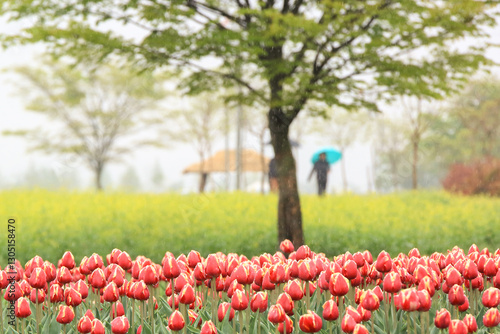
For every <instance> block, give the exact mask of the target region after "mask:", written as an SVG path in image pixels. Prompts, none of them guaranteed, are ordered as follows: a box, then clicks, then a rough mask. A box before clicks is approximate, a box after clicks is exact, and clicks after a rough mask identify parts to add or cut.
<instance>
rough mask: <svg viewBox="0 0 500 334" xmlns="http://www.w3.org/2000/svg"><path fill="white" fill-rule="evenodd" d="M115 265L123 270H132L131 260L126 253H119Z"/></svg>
mask: <svg viewBox="0 0 500 334" xmlns="http://www.w3.org/2000/svg"><path fill="white" fill-rule="evenodd" d="M116 264H118V265H119V266H120V267H121V268H122V269H123V270H129V269H130V268H132V259H131V258H130V255H129V254H128V253H127V252H121V253H120V255H118V257H117V258H116Z"/></svg>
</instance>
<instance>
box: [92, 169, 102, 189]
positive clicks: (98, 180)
mask: <svg viewBox="0 0 500 334" xmlns="http://www.w3.org/2000/svg"><path fill="white" fill-rule="evenodd" d="M103 169H104V166H103V164H101V163H98V164H97V166H96V168H95V169H94V182H95V188H96V189H97V191H102V170H103Z"/></svg>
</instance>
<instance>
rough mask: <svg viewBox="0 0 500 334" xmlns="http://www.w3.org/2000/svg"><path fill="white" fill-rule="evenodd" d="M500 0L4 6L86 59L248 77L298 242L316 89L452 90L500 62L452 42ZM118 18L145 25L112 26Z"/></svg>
mask: <svg viewBox="0 0 500 334" xmlns="http://www.w3.org/2000/svg"><path fill="white" fill-rule="evenodd" d="M492 3H493V4H491V3H490V1H475V0H450V1H419V0H408V1H394V0H373V1H358V0H342V1H340V0H334V1H326V0H319V1H307V0H265V1H257V2H256V1H248V0H230V1H219V0H215V1H207V0H189V1H169V0H165V1H148V2H143V1H136V0H125V1H123V2H120V3H115V2H108V1H103V0H95V1H86V2H70V1H60V0H46V1H43V2H36V3H33V1H32V0H5V2H4V5H3V6H2V11H3V13H4V14H5V15H7V16H8V17H9V18H11V19H13V20H24V19H25V18H29V19H30V20H24V21H25V22H32V24H31V25H30V26H29V27H28V28H27V29H25V30H24V31H23V33H22V35H21V36H19V39H21V40H22V41H23V42H39V41H44V42H47V43H49V45H50V46H51V49H52V50H53V51H54V52H56V53H58V54H64V55H71V56H75V57H77V58H79V59H82V58H84V59H89V58H91V59H95V60H98V61H102V60H103V59H105V58H106V57H107V56H111V55H113V56H114V55H123V56H125V57H128V58H130V59H134V60H136V62H137V63H139V64H141V65H142V66H144V67H145V68H158V67H161V66H167V65H174V66H176V67H177V68H179V69H181V70H183V71H184V74H186V75H185V76H184V79H185V80H184V82H183V83H184V87H187V88H189V90H190V91H191V92H199V91H202V90H214V88H215V87H221V86H225V87H228V86H229V87H231V86H239V87H241V89H242V90H241V93H240V94H237V95H239V98H240V100H241V101H242V102H246V103H249V104H250V103H259V104H260V105H263V106H265V107H266V109H267V110H268V121H269V129H270V132H271V142H272V145H273V148H274V152H275V156H276V162H277V167H278V182H279V189H280V194H279V202H278V239H279V240H283V239H285V238H288V239H290V240H292V241H293V243H294V244H295V245H296V246H298V245H300V244H302V243H303V242H304V237H303V232H302V213H301V207H300V200H299V196H298V189H297V178H296V167H295V160H294V158H293V155H292V150H291V147H290V142H289V139H288V134H289V129H290V125H291V124H292V122H293V121H294V119H295V118H296V117H297V115H298V114H299V113H300V112H301V111H302V110H303V109H304V108H305V107H306V106H307V105H308V103H309V102H312V101H320V102H323V103H324V104H325V105H328V106H340V107H343V108H345V109H346V110H359V109H362V108H367V109H370V110H378V106H377V101H379V100H380V99H389V98H391V96H393V95H410V96H411V95H418V96H421V97H426V96H430V97H433V98H440V97H442V96H443V95H445V94H448V93H450V91H451V90H452V89H453V88H454V84H455V83H456V82H457V80H459V81H460V80H463V79H464V78H465V77H466V76H467V75H469V74H471V73H472V72H474V71H475V69H477V68H478V67H479V66H480V65H482V64H484V63H487V62H488V61H487V59H486V58H485V57H484V56H483V53H484V49H485V48H486V47H487V45H486V44H485V45H481V44H477V43H476V44H475V45H474V47H473V48H468V49H466V50H464V49H459V48H455V47H453V46H452V43H453V42H454V41H458V40H463V38H464V37H468V36H472V37H481V36H484V35H485V33H484V30H483V28H484V27H485V26H492V25H494V24H495V18H494V17H493V16H492V14H490V12H487V9H489V8H491V6H493V5H494V3H495V2H492ZM110 22H116V23H121V24H125V25H127V26H129V27H132V28H136V29H139V30H141V33H140V34H139V33H138V34H136V35H135V36H143V37H142V38H134V39H132V38H130V37H129V36H130V32H127V35H123V34H122V35H120V34H119V33H117V30H115V31H110V29H112V28H110V27H113V26H116V25H113V24H109V23H110ZM19 39H16V38H14V41H15V40H19ZM11 40H12V39H11ZM424 51H425V52H424ZM186 71H190V72H189V73H187V72H186ZM235 91H238V90H235Z"/></svg>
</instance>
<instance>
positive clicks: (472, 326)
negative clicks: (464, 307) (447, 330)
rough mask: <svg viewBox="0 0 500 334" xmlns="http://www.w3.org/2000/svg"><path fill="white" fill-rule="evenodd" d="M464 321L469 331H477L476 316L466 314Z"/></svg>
mask: <svg viewBox="0 0 500 334" xmlns="http://www.w3.org/2000/svg"><path fill="white" fill-rule="evenodd" d="M463 322H464V324H465V326H467V333H475V332H476V331H477V322H476V318H474V316H473V315H472V314H466V315H465V317H464V319H463Z"/></svg>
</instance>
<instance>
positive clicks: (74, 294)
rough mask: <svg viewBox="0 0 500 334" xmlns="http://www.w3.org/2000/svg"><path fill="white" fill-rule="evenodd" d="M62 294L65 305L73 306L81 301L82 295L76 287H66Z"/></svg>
mask: <svg viewBox="0 0 500 334" xmlns="http://www.w3.org/2000/svg"><path fill="white" fill-rule="evenodd" d="M64 294H65V296H64V298H65V300H66V305H68V306H73V307H75V306H78V305H80V304H81V303H82V295H81V294H80V293H79V292H78V291H77V290H76V289H74V288H69V289H66V290H65V292H64Z"/></svg>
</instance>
